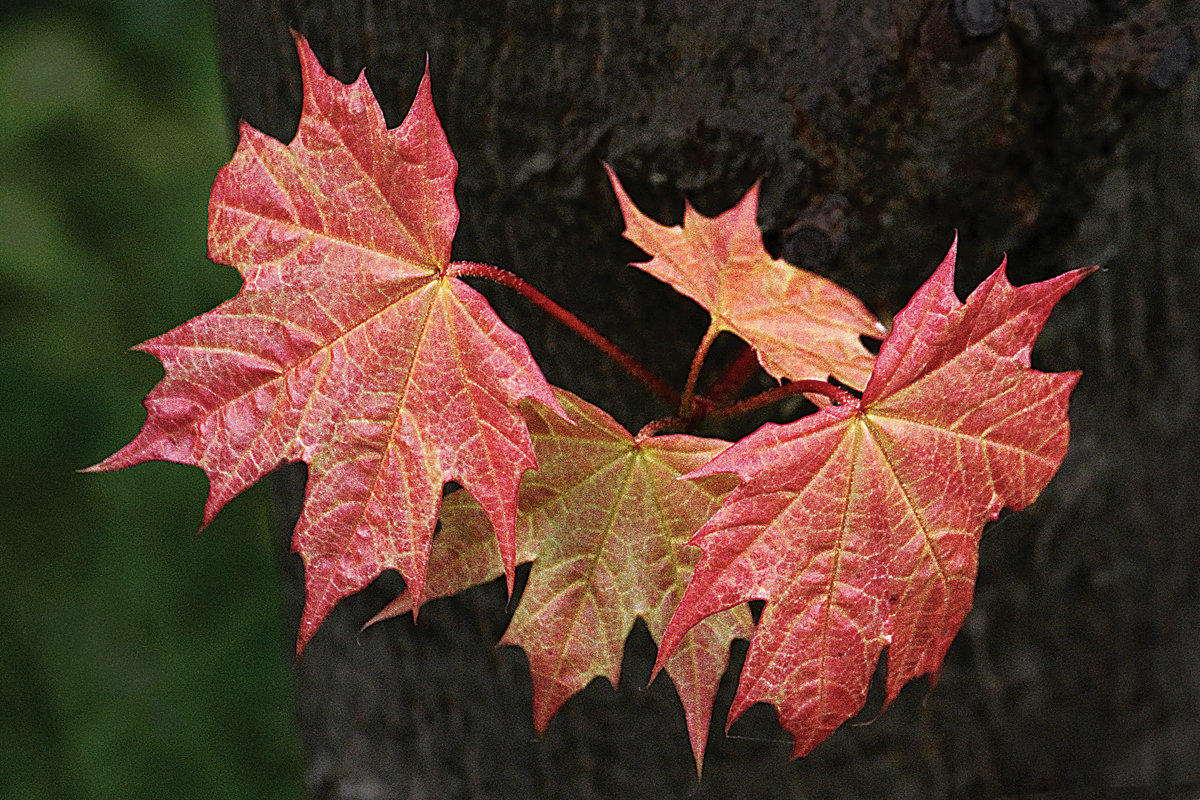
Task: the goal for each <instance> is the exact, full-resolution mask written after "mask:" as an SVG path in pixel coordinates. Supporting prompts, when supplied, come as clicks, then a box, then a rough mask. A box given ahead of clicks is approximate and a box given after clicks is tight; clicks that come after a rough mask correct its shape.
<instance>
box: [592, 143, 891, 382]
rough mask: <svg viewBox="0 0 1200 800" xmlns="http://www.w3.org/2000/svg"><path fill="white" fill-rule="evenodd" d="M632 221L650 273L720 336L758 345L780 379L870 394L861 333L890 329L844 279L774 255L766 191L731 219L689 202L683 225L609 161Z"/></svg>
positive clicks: (631, 235) (750, 195) (753, 195)
mask: <svg viewBox="0 0 1200 800" xmlns="http://www.w3.org/2000/svg"><path fill="white" fill-rule="evenodd" d="M604 168H605V169H606V170H608V176H609V178H610V179H611V180H612V185H613V191H614V192H616V195H617V202H618V203H619V204H620V206H621V213H622V214H623V215H624V217H625V238H627V239H628V240H629V241H631V242H633V243H634V244H636V245H637V246H638V247H640V248H642V249H643V250H645V251H646V252H647V253H649V254H650V255H651V256H652V258H651V260H650V261H646V262H640V263H635V264H633V266H635V267H637V268H639V269H642V270H645V271H646V272H648V273H650V274H651V275H653V276H654V277H656V278H658V279H659V280H660V281H664V282H666V283H668V284H670V285H671V286H672V287H674V288H675V290H676V291H678V292H680V293H682V294H684V295H687V296H688V297H690V298H692V299H693V300H695V301H696V302H697V303H699V304H700V305H701V306H702V307H703V308H704V309H705V310H706V311H708V312H709V313H710V314H711V315H712V318H713V324H714V326H715V329H714V333H715V332H718V331H722V330H725V331H730V332H731V333H734V334H736V335H737V336H739V337H740V338H741V339H743V340H744V341H745V342H746V343H747V344H749V345H750V346H752V347H753V348H754V349H755V351H757V354H758V360H759V363H760V364H762V367H763V369H765V370H766V371H767V372H768V373H769V374H770V375H771V376H772V377H775V378H789V379H791V380H794V381H798V380H825V379H826V378H828V377H829V376H830V375H832V376H833V377H835V378H837V379H838V380H839V381H842V382H843V383H845V384H847V385H849V386H852V387H854V388H855V389H862V387H863V386H864V385H865V384H866V382H867V376H869V375H870V374H871V365H872V363H873V361H874V357H873V356H872V355H871V353H870V351H869V350H867V349H866V347H864V346H863V343H862V341H861V340H860V339H859V337H860V336H869V337H872V338H880V337H882V336H883V334H884V328H883V326H882V325H880V323H879V321H878V320H876V319H875V318H874V317H873V316H871V313H870V312H869V311H867V309H866V307H864V306H863V304H862V302H861V301H860V300H859V299H858V298H857V297H855V296H854V295H853V294H851V293H850V292H848V291H846V290H845V289H843V288H842V287H840V286H838V285H837V284H836V283H834V282H832V281H830V280H828V279H826V278H822V277H821V276H819V275H817V274H815V273H812V272H809V271H808V270H804V269H801V268H799V267H794V266H792V265H791V264H789V263H787V262H786V261H781V260H779V259H775V258H771V256H770V254H769V253H767V251H766V250H765V249H763V241H762V232H761V231H760V230H759V228H758V222H757V213H758V185H757V184H755V185H754V186H752V187H751V188H750V191H749V192H747V193H746V196H745V197H743V198H742V200H741V201H740V202H739V203H738V204H737V205H735V206H734V207H733V208H731V209H729V210H728V211H726V212H725V213H723V214H720V215H718V216H716V217H705V216H704V215H702V214H699V213H697V212H696V210H695V209H693V208H692V206H691V204H690V203H685V206H684V212H683V225H682V226H671V227H668V226H665V225H660V224H659V223H657V222H655V221H654V220H652V219H650V218H649V217H647V216H646V215H644V214H642V212H641V211H639V210H638V208H637V206H635V205H634V204H633V201H632V200H630V199H629V195H628V194H626V193H625V190H624V188H622V186H621V182H620V181H619V180H618V179H617V175H616V173H615V172H613V170H612V168H611V167H609V166H608V165H607V164H606V165H605V167H604Z"/></svg>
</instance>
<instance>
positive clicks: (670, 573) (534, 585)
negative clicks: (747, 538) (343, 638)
mask: <svg viewBox="0 0 1200 800" xmlns="http://www.w3.org/2000/svg"><path fill="white" fill-rule="evenodd" d="M557 394H558V399H559V402H560V403H561V405H562V407H563V408H564V409H565V410H566V412H567V414H568V416H569V419H570V420H571V422H573V423H574V424H573V425H572V424H569V423H568V422H566V421H563V420H561V419H558V418H557V417H554V416H552V415H551V414H549V413H547V412H544V411H542V410H540V409H537V408H534V409H531V411H532V413H531V414H530V416H529V429H530V433H531V435H532V437H533V446H534V451H535V452H536V454H537V459H538V464H539V468H538V471H537V472H536V473H534V472H530V473H526V475H525V479H524V480H523V481H522V483H521V494H520V513H519V514H518V516H517V542H518V559H519V560H522V561H529V560H532V561H533V568H532V570H531V572H530V574H529V583H528V585H527V586H526V589H525V592H524V594H523V595H522V597H521V601H520V604H519V605H518V606H517V610H516V612H515V614H514V616H513V620H512V623H511V624H510V626H509V628H508V630H507V632H506V633H505V634H504V638H503V640H502V642H503V643H504V644H512V645H517V646H519V647H521V648H522V649H524V651H525V653H526V654H527V655H528V657H529V667H530V673H531V676H532V678H533V715H534V726H535V727H536V728H537V730H538V731H539V732H543V731H545V730H546V727H547V725H549V723H550V719H551V717H553V716H554V714H555V713H556V712H557V711H558V709H559V708H560V707H561V706H562V704H563V703H564V702H565V701H566V700H567V699H568V698H569V697H571V695H573V694H575V693H576V692H578V691H580V690H581V689H583V688H584V687H585V686H587V685H588V683H589V682H590V681H591V680H592V679H593V678H595V677H597V676H603V677H605V678H607V679H608V680H609V681H610V682H611V683H612V684H613V685H614V686H615V685H616V684H617V683H618V682H619V680H620V670H621V656H622V653H623V651H624V646H625V639H626V637H628V635H629V632H630V629H631V628H632V627H633V624H634V621H635V620H636V619H637V618H638V617H641V618H642V619H643V620H644V621H645V623H646V626H647V627H648V628H649V630H650V635H651V636H652V637H654V639H655V641H658V640H659V639H660V638H661V636H662V633H663V630H664V628H665V627H666V625H667V621H668V620H669V619H670V617H671V614H672V613H673V612H674V610H675V606H676V605H677V604H678V602H679V599H680V598H681V597H682V596H683V592H684V588H685V587H686V586H687V582H688V579H689V578H690V577H691V575H692V569H693V567H694V566H695V563H696V560H697V559H698V558H699V552H698V551H697V550H696V549H695V548H692V547H689V546H688V545H687V541H688V539H689V538H690V537H691V535H692V534H693V533H694V532H695V531H696V529H697V528H698V527H699V526H700V525H701V523H703V522H704V520H706V519H708V517H709V516H711V515H712V513H713V512H714V511H716V509H717V508H718V506H719V505H720V503H721V500H722V499H723V498H724V497H725V495H726V494H727V493H728V492H729V490H730V489H731V488H732V487H733V485H734V484H735V483H736V480H735V479H731V478H729V477H728V476H724V477H722V476H714V477H712V478H708V479H705V480H702V481H696V482H691V481H679V480H678V478H679V476H681V475H683V474H684V473H687V472H690V471H691V470H694V469H697V468H699V467H700V466H702V465H703V464H704V463H705V462H707V461H709V460H710V459H711V458H712V457H713V456H714V455H715V454H716V453H718V452H720V451H721V450H723V449H724V448H726V447H727V446H728V443H727V442H723V441H719V440H716V439H705V438H700V437H696V436H688V435H673V436H657V437H653V438H646V439H639V438H635V437H633V436H631V435H630V434H629V433H628V432H627V431H626V430H625V429H624V428H622V427H621V426H620V425H619V424H618V423H617V422H616V421H615V420H613V419H612V418H611V417H610V416H608V414H606V413H604V412H603V411H601V410H600V409H599V408H597V407H596V406H594V405H592V404H590V403H588V402H586V401H584V400H582V399H580V398H578V397H576V396H575V395H572V394H570V393H569V392H566V391H563V390H557ZM441 523H442V527H441V530H440V531H439V533H438V535H437V537H436V538H435V539H434V543H433V551H432V553H431V555H430V561H429V573H428V580H427V583H426V586H425V597H426V599H428V598H432V597H439V596H448V595H452V594H456V593H458V592H460V591H462V590H464V589H466V588H468V587H470V586H474V585H476V584H479V583H483V582H485V581H488V580H491V579H493V578H495V577H497V576H499V575H500V574H501V572H502V569H501V565H500V562H499V560H498V559H497V557H496V547H495V544H494V542H495V537H494V536H493V535H492V532H491V525H490V524H489V522H488V519H487V517H486V515H485V514H484V513H483V512H482V510H481V509H480V508H479V505H478V504H477V503H475V502H474V501H473V500H472V499H471V498H470V497H468V496H466V495H465V493H463V492H457V493H454V494H451V495H450V496H449V497H447V498H446V500H445V502H444V503H443V504H442V514H441ZM411 607H412V598H411V597H410V596H409V594H408V593H407V592H406V593H405V594H403V595H401V596H400V597H399V598H397V599H396V600H395V601H394V602H392V603H391V604H389V605H388V607H387V608H385V609H384V610H383V611H381V612H380V613H379V614H378V615H377V616H376V617H375V618H374V619H373V620H371V622H376V621H378V620H381V619H386V618H388V617H393V616H396V615H399V614H403V613H405V612H406V611H408V610H409V609H410V608H411ZM368 624H370V623H368ZM751 629H752V623H751V620H750V612H749V609H748V608H747V607H746V606H745V605H742V606H740V607H737V608H732V609H729V610H727V611H725V612H723V613H721V614H717V615H714V616H711V617H709V618H707V619H705V620H704V621H702V622H700V623H699V624H698V625H697V626H696V627H694V628H692V629H691V630H690V631H688V633H687V634H686V635H685V636H683V637H682V638H681V639H680V641H679V644H678V646H677V647H676V649H675V652H674V654H673V655H672V656H671V658H670V660H669V661H667V662H666V671H667V673H668V674H669V675H670V676H671V679H672V680H673V681H674V683H675V687H676V690H677V691H678V693H679V697H680V700H681V701H682V702H683V707H684V712H685V717H686V719H687V726H688V733H689V737H690V739H691V743H692V752H693V754H694V755H695V757H696V763H697V765H698V766H699V765H700V764H702V763H703V758H704V745H705V742H706V741H707V738H708V726H709V718H710V716H711V714H712V703H713V698H714V696H715V694H716V690H717V684H718V682H719V681H720V677H721V674H722V673H723V672H724V671H725V667H726V664H727V662H728V657H729V643H730V640H731V639H733V638H735V637H738V638H748V637H749V635H750V632H751Z"/></svg>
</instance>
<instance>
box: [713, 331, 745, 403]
mask: <svg viewBox="0 0 1200 800" xmlns="http://www.w3.org/2000/svg"><path fill="white" fill-rule="evenodd" d="M757 367H758V354H757V353H755V352H754V348H753V347H751V346H750V345H748V344H746V343H745V342H742V343H741V350H740V351H739V352H738V354H737V355H736V356H734V358H733V359H731V360H730V362H729V363H728V364H726V365H725V368H724V369H723V370H722V371H721V374H720V375H718V376H717V379H716V380H715V381H714V382H713V385H712V386H710V387H709V389H708V391H706V392H705V393H704V396H705V397H707V398H708V399H709V400H711V401H712V402H713V403H716V404H721V403H724V402H725V401H727V400H729V399H730V398H731V397H733V396H734V395H736V394H737V393H738V391H740V390H741V388H742V387H743V386H745V385H746V382H747V381H748V380H750V377H751V376H752V375H753V374H754V370H755V369H756V368H757Z"/></svg>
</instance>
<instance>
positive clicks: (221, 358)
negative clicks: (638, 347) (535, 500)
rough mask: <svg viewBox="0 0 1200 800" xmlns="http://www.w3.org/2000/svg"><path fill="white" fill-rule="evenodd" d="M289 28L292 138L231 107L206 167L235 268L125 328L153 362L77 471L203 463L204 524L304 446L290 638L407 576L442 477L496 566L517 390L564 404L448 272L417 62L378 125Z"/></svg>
mask: <svg viewBox="0 0 1200 800" xmlns="http://www.w3.org/2000/svg"><path fill="white" fill-rule="evenodd" d="M296 46H297V49H298V50H299V54H300V64H301V68H302V73H303V80H304V107H303V112H302V115H301V118H300V126H299V129H298V130H297V132H296V136H295V138H294V139H293V140H292V142H291V143H290V144H288V145H284V144H282V143H280V142H278V141H277V140H275V139H272V138H271V137H269V136H266V135H265V134H262V133H260V132H258V131H256V130H254V129H253V128H251V127H250V126H249V125H246V124H245V123H243V124H242V126H241V141H240V143H239V144H238V148H237V152H236V153H235V154H234V156H233V159H232V160H231V161H230V163H229V164H227V165H226V166H225V167H223V168H222V169H221V171H220V172H219V173H218V175H217V178H216V182H215V183H214V185H213V190H212V197H211V201H210V205H209V256H210V258H212V259H213V260H214V261H216V262H218V263H223V264H228V265H231V266H234V267H236V268H237V269H238V271H239V272H240V273H241V274H242V277H243V279H244V283H243V286H242V289H241V291H240V292H239V293H238V295H237V296H236V297H234V298H233V299H232V300H229V301H227V302H225V303H224V304H222V305H221V306H219V307H218V308H216V309H214V310H213V311H210V312H208V313H207V314H204V315H202V316H200V317H197V318H196V319H193V320H191V321H190V322H187V323H185V324H184V325H181V326H180V327H178V328H176V329H175V330H173V331H170V332H169V333H166V334H164V335H162V336H159V337H157V338H155V339H151V340H150V341H148V342H146V343H144V344H143V345H141V346H140V347H139V348H138V349H140V350H142V351H144V352H147V353H151V354H152V355H154V356H156V357H157V358H158V359H159V360H160V361H162V363H163V366H164V368H165V371H166V376H165V377H164V378H163V380H162V382H161V383H160V384H159V385H158V386H157V387H156V388H155V389H154V390H153V391H152V392H151V393H150V395H149V396H148V397H147V398H146V401H145V406H146V409H147V412H148V414H147V419H146V423H145V425H144V426H143V428H142V430H141V432H140V433H139V434H138V436H137V438H135V439H134V440H133V441H132V442H130V443H129V444H128V445H127V446H126V447H124V448H123V449H122V450H120V451H119V452H117V453H116V454H114V455H112V456H110V457H109V458H108V459H106V460H105V461H103V462H101V463H100V464H98V465H96V466H95V467H92V469H95V470H113V469H121V468H123V467H128V466H131V465H133V464H138V463H142V462H145V461H152V460H163V461H174V462H178V463H181V464H194V465H196V466H199V467H201V468H203V469H204V471H205V472H206V473H207V474H208V478H209V482H210V489H209V496H208V503H207V505H206V507H205V510H204V522H205V523H206V524H207V523H208V522H209V521H210V520H211V519H212V518H213V516H215V515H216V513H217V512H218V511H219V510H220V509H221V507H222V506H224V504H225V503H226V502H228V501H229V500H230V499H231V498H233V497H234V496H235V495H237V494H238V493H239V492H241V491H242V490H244V489H245V488H247V487H248V486H250V485H251V484H253V483H254V482H255V481H257V480H258V479H259V478H261V477H262V476H264V475H265V474H267V473H268V472H270V471H271V470H273V469H275V468H276V467H277V466H279V465H280V464H281V463H283V462H287V461H306V462H308V464H309V482H308V490H307V493H306V498H305V503H304V511H303V514H302V516H301V518H300V521H299V523H298V524H297V527H296V532H295V537H294V540H293V547H294V549H295V550H296V551H297V552H299V553H300V555H301V556H302V557H303V559H304V563H305V585H306V594H307V599H306V603H305V608H304V617H303V620H302V622H301V626H300V635H299V641H298V643H297V650H298V651H299V650H301V649H303V647H304V645H305V643H306V642H307V641H308V640H309V638H311V636H312V635H313V633H314V632H315V631H316V628H317V626H318V625H319V624H320V622H321V621H322V620H323V619H324V618H325V616H326V614H328V612H329V610H330V609H332V608H333V606H334V605H335V604H336V603H337V602H338V600H340V599H341V598H342V597H345V596H347V595H350V594H352V593H354V592H357V591H359V590H360V589H362V588H363V587H364V586H365V585H366V584H367V583H369V582H370V581H371V580H372V579H374V578H375V576H377V575H378V574H379V573H380V572H382V571H383V570H385V569H395V570H398V571H400V572H401V573H402V574H403V575H404V576H405V578H406V579H407V581H408V584H409V586H411V587H413V589H414V591H415V592H416V594H417V596H418V597H419V596H420V594H421V591H422V590H421V587H422V585H423V584H424V581H425V568H426V561H427V559H428V553H429V547H430V540H431V537H432V535H433V532H434V527H435V525H436V521H437V514H438V509H439V507H440V504H441V497H442V485H443V483H445V482H448V481H457V482H459V483H460V484H462V485H463V486H464V487H465V488H466V489H467V490H468V491H470V492H471V493H472V494H473V495H474V496H475V498H476V499H477V500H479V502H480V503H481V505H482V506H483V508H484V509H485V510H486V513H487V515H488V517H489V518H490V520H491V521H492V523H493V525H494V526H495V530H496V535H497V537H498V539H499V543H500V551H501V553H502V554H503V559H504V564H505V566H506V570H507V573H508V575H509V578H510V581H511V576H512V570H513V565H514V563H515V543H514V536H515V533H514V525H515V519H516V502H517V488H518V485H519V483H520V479H521V475H522V474H523V473H524V471H525V470H527V469H533V468H534V467H535V466H536V461H535V459H534V454H533V449H532V445H531V442H530V441H529V436H528V431H527V429H526V426H525V422H524V419H523V417H522V416H521V414H520V412H519V411H518V409H517V406H518V404H519V403H520V401H521V400H522V399H523V398H534V399H536V400H538V401H540V402H542V403H545V404H546V405H547V406H549V407H551V408H553V409H556V410H560V409H559V407H558V403H557V401H556V400H555V399H554V395H553V392H552V390H551V388H550V386H549V384H547V383H546V381H545V379H544V378H543V377H542V374H541V372H540V371H539V370H538V368H537V365H536V364H535V363H534V361H533V359H532V357H531V356H530V354H529V350H528V348H527V346H526V345H525V342H524V340H522V339H521V338H520V337H519V336H518V335H517V334H515V333H514V332H513V331H511V330H510V329H509V328H507V327H506V326H505V325H504V323H503V322H501V321H500V319H499V318H498V317H497V316H496V314H495V312H493V311H492V309H491V307H490V306H489V305H488V304H487V301H486V300H484V299H483V297H482V296H481V295H479V294H478V293H477V292H476V291H475V290H474V289H472V288H471V287H470V286H468V285H467V284H465V283H463V282H462V281H461V280H459V279H457V278H455V277H454V274H455V273H454V265H453V264H451V263H450V245H451V240H452V239H453V236H454V231H455V228H456V226H457V224H458V207H457V205H456V204H455V202H454V181H455V178H456V176H457V174H458V164H457V162H456V161H455V159H454V155H453V154H452V153H451V152H450V147H449V144H448V143H447V141H446V136H445V134H444V133H443V131H442V128H441V124H440V123H439V122H438V119H437V115H436V113H435V112H434V108H433V101H432V97H431V94H430V88H429V73H428V69H427V70H426V73H425V76H424V77H423V78H422V80H421V85H420V88H419V89H418V90H417V95H416V99H415V100H414V101H413V105H412V109H411V110H410V111H409V113H408V116H407V117H406V118H405V120H404V122H403V123H402V124H401V125H400V126H399V127H398V128H396V129H393V130H388V129H387V126H386V124H385V122H384V119H383V113H382V112H381V111H380V109H379V105H378V103H376V101H375V98H374V96H373V95H372V94H371V90H370V87H369V86H368V85H367V82H366V77H365V75H361V74H360V75H359V77H358V80H356V81H355V82H354V83H353V84H351V85H349V86H347V85H344V84H342V83H341V82H339V81H338V80H336V79H335V78H333V77H331V76H329V75H327V74H325V72H324V71H323V70H322V69H321V66H320V64H319V63H318V62H317V59H316V56H315V55H314V54H313V52H312V50H311V49H310V48H309V46H308V44H307V43H306V42H305V41H304V39H303V38H302V37H301V36H299V35H296ZM510 585H511V583H510Z"/></svg>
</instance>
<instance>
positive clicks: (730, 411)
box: [701, 380, 858, 419]
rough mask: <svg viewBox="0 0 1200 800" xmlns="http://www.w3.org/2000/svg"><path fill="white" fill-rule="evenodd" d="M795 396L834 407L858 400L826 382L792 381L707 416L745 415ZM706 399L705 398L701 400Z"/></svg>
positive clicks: (847, 404)
mask: <svg viewBox="0 0 1200 800" xmlns="http://www.w3.org/2000/svg"><path fill="white" fill-rule="evenodd" d="M797 394H819V395H822V396H824V397H828V398H829V399H830V400H832V401H833V403H834V405H839V406H857V405H858V398H857V397H855V396H854V395H852V394H850V392H847V391H846V390H845V389H842V388H840V387H838V386H834V385H833V384H832V383H828V382H827V381H813V380H805V381H792V382H790V383H785V384H783V385H782V386H776V387H775V388H774V389H768V390H767V391H765V392H761V393H759V394H756V395H754V396H753V397H747V398H746V399H745V400H742V401H741V402H738V403H733V404H732V405H727V406H718V407H715V408H712V409H711V410H709V412H708V414H707V416H708V418H709V419H726V418H728V417H736V416H738V415H740V414H747V413H749V412H751V411H756V410H758V409H760V408H763V407H765V406H769V405H771V404H772V403H776V402H778V401H780V400H783V399H784V398H786V397H792V396H793V395H797ZM701 399H706V398H701Z"/></svg>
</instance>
